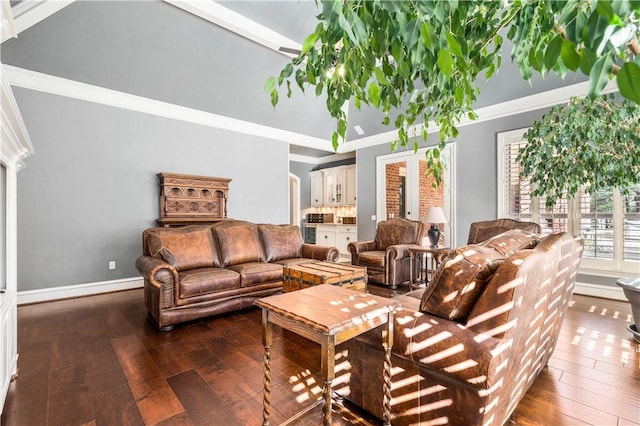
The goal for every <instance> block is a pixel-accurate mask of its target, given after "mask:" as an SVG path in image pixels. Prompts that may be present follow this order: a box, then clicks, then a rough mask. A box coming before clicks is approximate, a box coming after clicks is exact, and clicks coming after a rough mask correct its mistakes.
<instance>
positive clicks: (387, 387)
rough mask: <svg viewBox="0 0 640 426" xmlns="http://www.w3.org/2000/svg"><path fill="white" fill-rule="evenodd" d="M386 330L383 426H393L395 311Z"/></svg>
mask: <svg viewBox="0 0 640 426" xmlns="http://www.w3.org/2000/svg"><path fill="white" fill-rule="evenodd" d="M388 315H389V317H388V321H387V326H386V327H385V328H386V330H385V331H383V336H382V347H383V348H384V370H383V372H382V375H383V376H382V377H383V378H384V383H383V389H382V392H383V395H384V397H383V400H382V401H383V402H382V404H383V410H384V411H383V419H382V420H383V425H384V426H391V348H392V347H393V311H391V312H389V314H388Z"/></svg>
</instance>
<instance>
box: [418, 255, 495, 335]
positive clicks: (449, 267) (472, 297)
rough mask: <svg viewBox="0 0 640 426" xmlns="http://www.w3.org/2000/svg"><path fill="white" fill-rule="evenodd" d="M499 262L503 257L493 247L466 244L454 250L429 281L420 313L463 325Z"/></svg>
mask: <svg viewBox="0 0 640 426" xmlns="http://www.w3.org/2000/svg"><path fill="white" fill-rule="evenodd" d="M503 261H504V256H503V255H502V254H501V253H500V252H498V251H497V250H495V249H493V248H489V247H483V246H479V245H468V246H465V247H461V248H459V249H457V250H456V251H455V253H454V254H453V255H452V256H451V257H449V258H447V259H446V260H445V261H444V262H443V263H442V264H441V265H440V267H439V268H438V270H437V271H436V274H435V277H434V278H433V279H432V280H431V281H430V282H429V284H428V286H427V289H426V290H425V292H424V294H423V296H422V300H421V302H420V310H421V311H423V312H428V313H430V314H433V315H437V316H439V317H442V318H446V319H449V320H454V321H460V322H464V321H465V320H466V318H467V316H468V315H469V313H470V312H471V309H473V306H474V304H475V302H476V300H477V299H478V297H480V294H481V293H482V291H483V290H484V288H485V286H486V284H487V282H488V280H489V278H490V277H491V276H492V275H493V273H494V272H495V271H496V269H498V266H500V264H501V263H502V262H503Z"/></svg>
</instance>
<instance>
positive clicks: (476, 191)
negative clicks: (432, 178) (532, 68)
mask: <svg viewBox="0 0 640 426" xmlns="http://www.w3.org/2000/svg"><path fill="white" fill-rule="evenodd" d="M545 111H546V110H539V111H533V112H527V113H523V114H519V115H515V116H510V117H506V118H501V119H497V120H492V121H487V122H482V123H477V124H473V125H469V126H464V127H460V129H459V130H460V135H459V137H458V138H457V139H456V141H455V142H456V151H455V152H456V158H455V167H456V190H455V194H456V216H455V219H456V223H455V227H456V241H455V246H460V245H463V244H464V243H465V242H466V240H467V237H468V234H469V225H470V224H471V222H475V221H478V220H488V219H495V218H496V216H497V182H496V181H497V164H496V155H497V134H498V133H500V132H505V131H509V130H514V129H519V128H522V127H527V126H530V125H531V122H532V121H533V120H535V119H538V118H540V117H541V116H542V114H543V113H544V112H545ZM436 143H437V135H431V136H430V138H429V140H428V141H427V143H426V144H425V145H429V146H430V145H434V144H436ZM389 153H390V148H389V145H387V144H384V145H378V146H375V147H371V148H366V149H360V150H358V151H357V155H356V161H357V164H358V239H359V240H364V239H371V238H373V237H374V235H375V230H376V221H372V220H371V215H375V214H376V158H377V157H379V156H382V155H387V154H389Z"/></svg>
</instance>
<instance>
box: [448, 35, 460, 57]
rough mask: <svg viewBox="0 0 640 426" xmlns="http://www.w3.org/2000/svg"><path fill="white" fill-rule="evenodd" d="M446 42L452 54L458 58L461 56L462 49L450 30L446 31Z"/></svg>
mask: <svg viewBox="0 0 640 426" xmlns="http://www.w3.org/2000/svg"><path fill="white" fill-rule="evenodd" d="M447 43H448V44H449V49H451V52H453V54H454V55H456V56H457V57H459V58H461V57H462V56H463V55H462V49H461V48H460V43H459V42H458V39H456V36H455V35H454V34H453V33H452V32H448V33H447Z"/></svg>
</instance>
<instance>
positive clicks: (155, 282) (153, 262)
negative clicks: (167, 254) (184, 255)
mask: <svg viewBox="0 0 640 426" xmlns="http://www.w3.org/2000/svg"><path fill="white" fill-rule="evenodd" d="M136 268H137V269H138V272H140V274H141V275H142V277H143V278H145V279H146V280H147V281H149V284H151V285H152V286H154V287H156V288H158V289H162V287H163V285H164V287H167V286H169V287H171V286H172V285H173V283H174V282H176V283H177V282H178V281H179V280H178V271H176V268H174V267H173V266H171V265H169V264H168V263H166V262H163V261H162V260H160V259H158V258H155V257H153V256H145V255H142V256H140V257H138V259H137V260H136Z"/></svg>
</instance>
